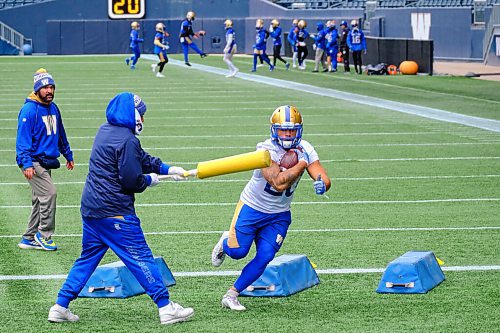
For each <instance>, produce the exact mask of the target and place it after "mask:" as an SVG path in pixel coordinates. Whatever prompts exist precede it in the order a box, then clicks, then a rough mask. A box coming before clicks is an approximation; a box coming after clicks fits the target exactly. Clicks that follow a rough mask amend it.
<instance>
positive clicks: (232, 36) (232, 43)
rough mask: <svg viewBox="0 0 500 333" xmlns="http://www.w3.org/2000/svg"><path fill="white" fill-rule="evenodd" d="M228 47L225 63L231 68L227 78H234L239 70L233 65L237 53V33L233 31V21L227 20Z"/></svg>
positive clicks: (225, 22) (225, 51)
mask: <svg viewBox="0 0 500 333" xmlns="http://www.w3.org/2000/svg"><path fill="white" fill-rule="evenodd" d="M224 26H225V28H226V46H225V47H224V58H223V59H224V62H225V63H226V64H227V66H228V67H229V74H228V75H226V77H234V76H235V75H236V73H238V71H239V69H238V68H236V66H235V65H234V64H233V56H234V54H235V53H236V32H234V29H233V21H231V20H225V21H224Z"/></svg>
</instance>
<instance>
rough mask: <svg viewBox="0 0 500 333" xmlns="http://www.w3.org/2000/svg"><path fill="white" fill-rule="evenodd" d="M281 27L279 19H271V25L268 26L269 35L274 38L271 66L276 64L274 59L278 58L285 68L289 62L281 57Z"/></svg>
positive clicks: (288, 65)
mask: <svg viewBox="0 0 500 333" xmlns="http://www.w3.org/2000/svg"><path fill="white" fill-rule="evenodd" d="M281 32H282V30H281V28H280V21H278V20H277V19H274V20H272V21H271V26H270V27H269V33H270V36H271V37H272V38H273V39H274V42H273V66H276V59H279V60H280V61H281V62H282V63H284V64H285V68H286V69H288V68H289V67H290V64H289V63H288V62H287V61H286V60H285V59H283V58H282V57H281V54H280V53H281V46H282V42H281Z"/></svg>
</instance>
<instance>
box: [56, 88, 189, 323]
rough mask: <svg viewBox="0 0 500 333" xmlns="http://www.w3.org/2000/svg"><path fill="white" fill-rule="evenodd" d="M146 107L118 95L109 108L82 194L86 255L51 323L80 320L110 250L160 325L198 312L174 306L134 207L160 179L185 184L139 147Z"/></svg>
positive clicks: (180, 174)
mask: <svg viewBox="0 0 500 333" xmlns="http://www.w3.org/2000/svg"><path fill="white" fill-rule="evenodd" d="M145 112H146V104H145V103H144V102H143V101H142V100H141V98H140V97H139V96H137V95H134V94H132V93H129V92H124V93H120V94H118V95H116V96H115V97H114V98H113V99H112V100H111V101H110V102H109V104H108V107H107V109H106V119H107V122H106V123H105V124H103V125H101V127H100V128H99V130H98V132H97V135H96V137H95V139H94V144H93V146H92V151H91V153H90V161H89V172H88V175H87V180H86V181H85V186H84V188H83V193H82V202H81V208H80V212H81V215H82V222H83V238H82V253H81V256H80V258H78V259H77V260H76V261H75V263H74V264H73V267H72V268H71V271H70V272H69V274H68V277H67V279H66V281H65V282H64V284H63V286H62V287H61V289H60V290H59V293H58V295H57V300H56V304H55V305H54V306H52V307H51V308H50V311H49V317H48V320H49V321H50V322H65V321H78V320H79V317H78V316H77V315H74V314H73V313H71V311H70V310H69V309H68V306H69V303H70V302H71V301H73V300H74V299H76V298H77V297H78V294H79V293H80V291H81V290H82V288H83V287H84V286H85V284H86V283H87V281H88V280H89V278H90V276H91V275H92V273H93V272H94V270H95V269H96V267H97V265H98V264H99V262H100V261H101V259H102V258H103V257H104V255H105V254H106V252H107V251H108V249H111V250H113V252H114V253H115V254H116V255H117V256H118V257H119V258H120V259H121V261H123V263H125V265H126V266H127V268H128V269H129V270H130V271H131V272H132V274H133V275H134V276H135V278H136V279H137V281H138V282H139V283H140V285H141V286H142V287H143V288H144V290H145V291H146V293H147V294H148V295H149V296H150V297H151V298H152V299H153V301H154V302H155V303H156V305H157V306H158V308H159V315H160V322H161V323H162V324H172V323H176V322H179V321H183V320H186V319H187V318H189V317H191V316H192V315H193V313H194V311H193V309H191V308H183V307H182V306H180V305H179V304H177V303H174V302H172V301H170V296H169V292H168V289H167V287H166V286H165V285H164V283H163V280H162V276H161V273H160V271H159V268H158V266H157V265H156V263H155V261H154V259H153V254H152V252H151V249H150V248H149V246H148V244H147V243H146V239H145V238H144V233H143V231H142V228H141V221H140V220H139V217H137V215H136V213H135V208H134V201H135V193H141V192H144V191H145V190H146V189H147V188H148V187H152V186H155V185H157V184H158V183H159V180H158V174H163V175H165V174H168V175H171V177H172V178H173V179H174V180H184V179H185V177H184V176H183V175H184V174H185V172H186V171H185V170H184V169H183V168H180V167H175V166H169V165H167V164H165V163H163V162H162V161H161V160H160V159H159V158H158V157H153V156H151V155H149V154H148V153H146V152H145V151H144V150H143V149H142V148H141V143H140V141H139V139H138V137H137V136H138V135H139V134H140V133H141V132H142V130H143V128H144V126H143V123H144V114H145Z"/></svg>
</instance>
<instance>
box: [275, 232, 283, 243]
mask: <svg viewBox="0 0 500 333" xmlns="http://www.w3.org/2000/svg"><path fill="white" fill-rule="evenodd" d="M282 243H283V236H281V235H280V234H278V235H277V236H276V244H278V245H281V244H282Z"/></svg>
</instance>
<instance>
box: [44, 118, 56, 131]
mask: <svg viewBox="0 0 500 333" xmlns="http://www.w3.org/2000/svg"><path fill="white" fill-rule="evenodd" d="M42 120H43V123H44V124H45V128H46V129H47V135H52V133H54V134H57V118H56V116H55V115H49V116H42Z"/></svg>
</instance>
